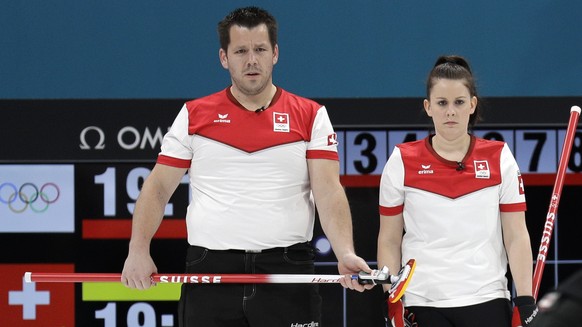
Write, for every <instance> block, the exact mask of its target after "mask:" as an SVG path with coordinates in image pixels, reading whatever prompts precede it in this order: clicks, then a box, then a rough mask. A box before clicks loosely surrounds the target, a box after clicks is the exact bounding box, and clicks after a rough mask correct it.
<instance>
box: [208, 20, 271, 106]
mask: <svg viewBox="0 0 582 327" xmlns="http://www.w3.org/2000/svg"><path fill="white" fill-rule="evenodd" d="M219 56H220V62H221V64H222V67H224V68H225V69H228V71H229V73H230V77H231V79H232V85H233V87H234V91H235V92H236V91H238V92H241V93H242V94H244V95H246V96H254V95H258V94H260V93H261V92H263V91H264V90H265V88H266V87H267V86H268V85H271V84H272V83H273V77H272V74H273V66H274V65H275V64H276V63H277V60H278V58H279V49H278V46H277V45H275V47H273V46H272V45H271V42H270V41H269V32H268V30H267V26H266V25H265V24H261V25H258V26H256V27H253V28H251V29H249V28H246V27H241V26H238V25H234V26H232V27H231V28H230V44H229V45H228V50H227V51H224V49H220V52H219Z"/></svg>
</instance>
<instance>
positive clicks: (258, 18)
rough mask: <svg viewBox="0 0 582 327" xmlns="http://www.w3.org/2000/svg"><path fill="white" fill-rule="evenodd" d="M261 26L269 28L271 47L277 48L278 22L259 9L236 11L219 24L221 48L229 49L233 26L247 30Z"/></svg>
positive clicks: (250, 8) (246, 8)
mask: <svg viewBox="0 0 582 327" xmlns="http://www.w3.org/2000/svg"><path fill="white" fill-rule="evenodd" d="M261 24H265V25H266V26H267V30H268V31H269V41H271V46H272V47H275V45H276V44H277V20H276V19H275V17H273V15H271V14H270V13H269V12H268V11H266V10H264V9H261V8H258V7H245V8H238V9H235V10H234V11H233V12H231V13H230V14H228V15H226V17H224V19H223V20H221V21H220V22H219V23H218V38H219V40H220V47H221V48H222V49H223V50H224V51H226V50H227V49H228V45H229V44H230V28H231V27H232V26H234V25H238V26H242V27H246V28H253V27H257V26H259V25H261Z"/></svg>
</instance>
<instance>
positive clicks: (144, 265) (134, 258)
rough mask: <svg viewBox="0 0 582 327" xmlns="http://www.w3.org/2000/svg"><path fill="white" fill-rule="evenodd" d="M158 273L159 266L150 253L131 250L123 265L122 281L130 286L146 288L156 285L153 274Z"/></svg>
mask: <svg viewBox="0 0 582 327" xmlns="http://www.w3.org/2000/svg"><path fill="white" fill-rule="evenodd" d="M157 273H158V268H157V267H156V265H155V263H154V261H153V259H152V257H151V256H150V255H149V254H147V253H143V254H136V253H132V252H131V251H130V253H129V255H128V256H127V259H125V264H124V265H123V272H122V273H121V283H122V284H123V285H125V286H126V287H129V288H137V289H140V290H146V289H148V288H150V287H151V286H155V285H156V284H155V283H154V282H152V279H151V276H152V274H157Z"/></svg>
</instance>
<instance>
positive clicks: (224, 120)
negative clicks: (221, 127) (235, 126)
mask: <svg viewBox="0 0 582 327" xmlns="http://www.w3.org/2000/svg"><path fill="white" fill-rule="evenodd" d="M227 118H228V114H224V115H221V114H218V119H215V120H214V122H215V123H227V124H230V119H227Z"/></svg>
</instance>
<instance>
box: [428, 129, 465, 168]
mask: <svg viewBox="0 0 582 327" xmlns="http://www.w3.org/2000/svg"><path fill="white" fill-rule="evenodd" d="M431 143H432V148H433V149H434V151H435V152H436V153H437V154H438V155H439V156H441V157H443V158H444V159H447V160H451V161H458V162H461V161H462V160H463V159H464V158H465V156H466V155H467V151H469V147H470V146H471V135H469V134H465V135H463V136H462V137H459V138H456V139H454V140H447V139H445V138H443V137H440V136H439V135H438V134H437V135H435V136H433V138H432V142H431Z"/></svg>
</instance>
